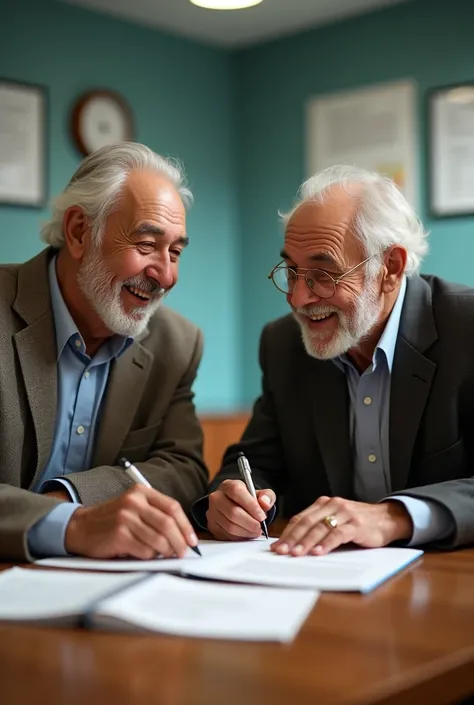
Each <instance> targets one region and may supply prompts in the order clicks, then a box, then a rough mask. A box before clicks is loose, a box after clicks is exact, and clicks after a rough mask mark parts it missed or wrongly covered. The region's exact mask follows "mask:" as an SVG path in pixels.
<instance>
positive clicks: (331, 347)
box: [294, 284, 381, 360]
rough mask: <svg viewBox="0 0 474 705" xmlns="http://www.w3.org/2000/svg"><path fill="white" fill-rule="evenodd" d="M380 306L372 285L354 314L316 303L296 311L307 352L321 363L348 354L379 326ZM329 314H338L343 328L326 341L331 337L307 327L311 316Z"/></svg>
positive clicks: (363, 292)
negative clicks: (325, 339)
mask: <svg viewBox="0 0 474 705" xmlns="http://www.w3.org/2000/svg"><path fill="white" fill-rule="evenodd" d="M380 307H381V303H380V300H379V297H378V295H377V292H376V291H375V290H374V289H373V287H372V286H371V285H370V284H368V285H367V286H366V288H365V289H364V290H363V291H362V293H361V294H360V296H359V297H358V299H357V302H356V304H355V306H354V311H353V312H352V313H350V314H347V313H343V312H342V311H341V310H340V309H338V308H336V306H328V305H326V304H315V305H314V306H306V307H305V308H298V309H296V311H295V312H294V316H295V318H296V320H297V321H298V323H299V325H300V328H301V334H302V338H303V343H304V346H305V348H306V352H307V353H308V355H311V357H315V358H316V359H318V360H332V359H334V358H335V357H339V356H340V355H344V353H346V352H347V351H348V350H351V349H352V348H356V347H357V346H358V345H359V344H360V343H361V341H362V340H363V339H364V338H366V337H367V336H368V335H369V333H370V331H371V330H372V328H373V327H374V326H375V324H376V323H377V321H378V317H379V314H380ZM329 313H335V314H336V315H337V317H338V320H339V326H338V328H337V329H336V331H335V332H334V333H333V335H332V337H331V338H330V340H329V341H327V342H325V341H324V338H325V336H326V335H327V334H326V333H324V332H322V331H321V333H318V331H315V330H311V329H310V328H308V326H307V325H306V320H307V318H308V316H315V315H321V314H329Z"/></svg>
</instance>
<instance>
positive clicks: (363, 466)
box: [333, 278, 452, 545]
mask: <svg viewBox="0 0 474 705" xmlns="http://www.w3.org/2000/svg"><path fill="white" fill-rule="evenodd" d="M406 286H407V285H406V279H405V278H403V281H402V284H401V287H400V291H399V294H398V297H397V300H396V302H395V305H394V307H393V309H392V312H391V314H390V317H389V319H388V321H387V324H386V326H385V329H384V332H383V334H382V336H381V338H380V340H379V342H378V344H377V346H376V348H375V350H374V354H373V356H372V363H371V365H369V367H368V368H367V369H366V370H365V371H364V372H363V373H362V374H360V373H359V371H358V370H357V368H356V367H355V366H354V364H353V363H352V361H351V360H350V358H349V357H348V356H347V355H342V356H341V357H339V358H336V359H335V360H334V361H333V362H334V364H335V365H336V366H337V367H339V369H341V370H342V371H343V372H345V374H346V379H347V387H348V391H349V399H350V416H349V421H350V437H351V441H352V448H353V454H354V490H355V496H356V498H357V499H358V500H359V501H363V502H370V503H375V502H379V501H381V500H383V499H386V498H387V495H389V494H390V492H391V481H390V446H389V414H390V384H391V373H392V366H393V358H394V355H395V346H396V343H397V337H398V329H399V326H400V317H401V314H402V309H403V303H404V300H405V294H406ZM395 498H396V499H397V500H398V501H400V502H402V503H403V504H404V505H405V508H406V509H407V511H408V513H409V514H410V517H411V519H412V522H413V535H412V538H411V542H410V545H420V544H423V543H428V542H430V541H435V540H440V539H441V538H443V537H445V536H447V535H448V534H449V532H450V531H451V529H452V523H451V519H450V517H449V515H448V512H447V511H446V510H445V509H444V508H443V507H441V506H440V505H438V504H437V503H436V502H431V501H428V500H421V499H416V498H414V497H404V496H399V495H393V496H392V497H391V498H390V499H395Z"/></svg>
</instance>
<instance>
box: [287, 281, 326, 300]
mask: <svg viewBox="0 0 474 705" xmlns="http://www.w3.org/2000/svg"><path fill="white" fill-rule="evenodd" d="M287 300H288V303H289V304H290V306H292V307H293V308H302V307H303V306H308V305H309V304H317V303H319V302H320V301H321V297H320V296H317V294H315V293H314V292H312V291H311V289H310V288H309V286H308V285H307V283H306V280H305V278H304V277H301V276H300V277H297V279H296V281H295V283H294V286H293V291H292V292H291V293H290V294H288V296H287Z"/></svg>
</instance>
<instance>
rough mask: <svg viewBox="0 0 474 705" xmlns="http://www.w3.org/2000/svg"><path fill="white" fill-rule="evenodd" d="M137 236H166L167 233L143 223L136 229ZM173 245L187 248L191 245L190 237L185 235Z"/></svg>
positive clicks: (178, 238)
mask: <svg viewBox="0 0 474 705" xmlns="http://www.w3.org/2000/svg"><path fill="white" fill-rule="evenodd" d="M134 232H135V234H136V235H164V234H165V231H164V230H163V228H159V227H158V226H157V225H151V223H143V224H142V225H139V226H138V228H135V231H134ZM172 244H173V245H182V246H183V247H187V246H188V245H189V237H187V236H185V235H180V236H179V237H177V238H176V239H175V240H173V243H172Z"/></svg>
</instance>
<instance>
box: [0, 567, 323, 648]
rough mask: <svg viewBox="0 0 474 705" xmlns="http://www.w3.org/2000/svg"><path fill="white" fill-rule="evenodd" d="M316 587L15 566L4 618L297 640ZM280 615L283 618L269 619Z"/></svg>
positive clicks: (2, 581) (7, 581) (4, 596)
mask: <svg viewBox="0 0 474 705" xmlns="http://www.w3.org/2000/svg"><path fill="white" fill-rule="evenodd" d="M317 598H318V593H317V592H316V591H314V590H298V591H295V590H285V589H283V590H281V589H275V588H269V587H260V586H258V587H257V586H248V585H223V584H221V583H214V582H205V581H201V580H185V579H183V578H178V577H174V576H171V575H163V574H162V575H154V574H151V575H150V574H145V575H144V574H141V573H140V574H138V573H133V574H127V575H121V574H118V575H112V574H100V573H97V572H92V573H83V572H75V571H58V570H37V569H35V570H30V569H27V570H25V569H23V568H11V569H10V570H6V571H4V572H2V573H1V574H0V621H4V622H15V623H18V622H21V623H34V624H40V625H48V626H66V625H68V626H69V625H75V624H77V623H78V622H79V621H81V623H82V625H83V626H85V627H86V628H89V629H101V630H108V631H127V632H128V631H133V632H136V631H148V632H160V633H164V634H175V635H179V636H190V637H203V638H213V639H239V640H247V641H278V642H289V641H291V640H292V639H293V638H294V637H295V636H296V634H297V633H298V631H299V629H300V628H301V625H302V624H303V622H304V620H305V619H306V617H307V616H308V614H309V612H310V611H311V609H312V608H313V606H314V604H315V603H316V600H317ZM268 615H276V616H277V618H276V619H270V618H268Z"/></svg>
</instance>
